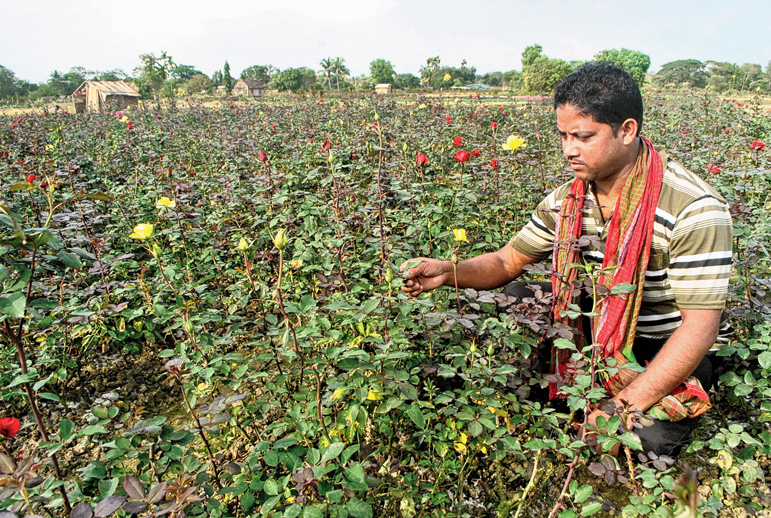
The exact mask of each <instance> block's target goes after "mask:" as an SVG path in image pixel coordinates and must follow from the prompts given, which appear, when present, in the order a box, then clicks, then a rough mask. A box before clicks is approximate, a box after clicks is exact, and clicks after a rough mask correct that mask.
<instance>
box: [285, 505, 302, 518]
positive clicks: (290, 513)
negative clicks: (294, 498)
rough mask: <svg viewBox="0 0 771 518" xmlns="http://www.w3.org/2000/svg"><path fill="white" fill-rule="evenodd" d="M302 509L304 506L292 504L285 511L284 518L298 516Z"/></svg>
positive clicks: (295, 517)
mask: <svg viewBox="0 0 771 518" xmlns="http://www.w3.org/2000/svg"><path fill="white" fill-rule="evenodd" d="M302 510H303V508H302V507H301V506H300V505H298V504H292V505H290V506H289V507H288V508H287V509H286V511H284V518H297V517H298V516H300V513H301V512H302Z"/></svg>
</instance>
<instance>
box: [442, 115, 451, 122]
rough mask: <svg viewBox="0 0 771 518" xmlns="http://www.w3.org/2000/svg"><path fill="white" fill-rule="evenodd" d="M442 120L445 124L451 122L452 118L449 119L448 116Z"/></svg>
mask: <svg viewBox="0 0 771 518" xmlns="http://www.w3.org/2000/svg"><path fill="white" fill-rule="evenodd" d="M444 120H446V121H447V122H452V117H450V116H449V115H448V116H447V117H445V118H444Z"/></svg>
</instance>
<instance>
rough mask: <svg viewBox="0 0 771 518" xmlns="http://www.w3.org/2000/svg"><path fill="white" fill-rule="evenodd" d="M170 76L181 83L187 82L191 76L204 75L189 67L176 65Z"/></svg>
mask: <svg viewBox="0 0 771 518" xmlns="http://www.w3.org/2000/svg"><path fill="white" fill-rule="evenodd" d="M171 75H172V76H173V77H175V78H177V79H180V80H182V81H189V80H190V79H191V78H192V77H193V76H196V75H204V74H203V72H201V71H200V70H198V69H196V68H195V67H193V66H190V65H177V66H176V67H174V70H172V72H171Z"/></svg>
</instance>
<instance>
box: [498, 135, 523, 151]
mask: <svg viewBox="0 0 771 518" xmlns="http://www.w3.org/2000/svg"><path fill="white" fill-rule="evenodd" d="M521 147H527V144H525V139H523V138H522V137H520V136H517V135H509V138H507V139H506V143H505V144H503V149H505V150H507V151H514V150H515V149H519V148H521Z"/></svg>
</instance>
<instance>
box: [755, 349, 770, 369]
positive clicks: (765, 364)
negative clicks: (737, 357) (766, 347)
mask: <svg viewBox="0 0 771 518" xmlns="http://www.w3.org/2000/svg"><path fill="white" fill-rule="evenodd" d="M758 363H759V364H760V366H761V367H762V368H764V369H771V351H766V352H764V353H760V354H759V355H758Z"/></svg>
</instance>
